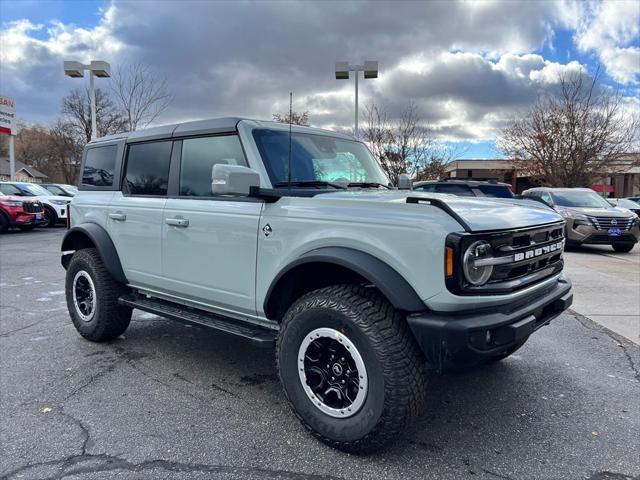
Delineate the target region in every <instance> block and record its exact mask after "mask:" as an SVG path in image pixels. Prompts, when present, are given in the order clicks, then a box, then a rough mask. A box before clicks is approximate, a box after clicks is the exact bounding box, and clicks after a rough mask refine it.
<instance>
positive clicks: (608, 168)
mask: <svg viewBox="0 0 640 480" xmlns="http://www.w3.org/2000/svg"><path fill="white" fill-rule="evenodd" d="M598 79H599V72H596V75H595V76H594V77H592V78H589V77H587V76H585V75H582V74H573V75H569V76H564V75H562V76H560V78H559V80H560V82H559V88H558V90H557V91H556V92H554V93H547V94H544V95H541V96H540V97H539V98H538V100H537V101H536V103H535V104H534V105H533V106H532V107H531V108H530V109H529V111H527V112H526V113H525V114H524V115H523V116H522V117H520V118H518V119H515V120H513V121H512V122H511V124H510V125H508V126H507V127H506V128H505V129H504V130H503V131H502V133H501V135H500V138H499V139H498V148H500V149H501V150H502V152H504V153H505V155H507V156H509V157H510V158H513V159H514V161H515V163H514V166H516V168H517V169H518V170H519V171H520V172H521V173H524V174H525V175H528V176H530V177H532V178H533V179H534V180H535V181H538V182H541V183H543V184H546V185H549V186H556V187H584V186H588V185H591V184H592V183H593V182H594V181H596V180H598V179H600V178H603V177H606V176H609V175H611V174H612V173H616V172H618V171H620V170H621V169H623V168H628V167H629V165H625V164H624V163H623V162H621V160H622V159H623V157H624V156H625V154H626V153H628V152H629V151H631V150H632V149H633V148H634V147H635V146H636V145H637V143H638V125H639V123H638V119H637V118H632V117H631V116H629V115H626V114H625V113H624V112H623V104H622V96H621V95H620V94H619V93H617V92H612V91H611V90H610V89H608V88H606V87H604V86H601V85H600V84H599V82H598Z"/></svg>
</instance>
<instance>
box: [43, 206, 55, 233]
mask: <svg viewBox="0 0 640 480" xmlns="http://www.w3.org/2000/svg"><path fill="white" fill-rule="evenodd" d="M42 213H43V216H44V226H45V227H47V228H52V227H55V226H56V223H58V214H57V213H56V211H55V210H54V209H53V208H51V207H44V210H43V212H42Z"/></svg>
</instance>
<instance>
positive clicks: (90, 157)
mask: <svg viewBox="0 0 640 480" xmlns="http://www.w3.org/2000/svg"><path fill="white" fill-rule="evenodd" d="M117 152H118V146H117V145H107V146H104V147H94V148H90V149H88V150H87V155H86V157H85V160H84V169H83V170H82V184H83V185H93V186H94V187H111V186H113V176H114V173H115V168H116V154H117Z"/></svg>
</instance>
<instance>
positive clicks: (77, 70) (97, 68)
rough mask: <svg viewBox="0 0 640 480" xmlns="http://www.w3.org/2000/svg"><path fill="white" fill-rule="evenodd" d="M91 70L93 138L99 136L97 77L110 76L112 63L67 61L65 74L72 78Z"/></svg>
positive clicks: (90, 91)
mask: <svg viewBox="0 0 640 480" xmlns="http://www.w3.org/2000/svg"><path fill="white" fill-rule="evenodd" d="M85 70H88V71H89V100H90V102H91V140H95V139H96V138H98V127H97V123H96V88H95V77H100V78H109V77H110V76H111V65H109V63H107V62H104V61H102V60H92V61H91V63H89V64H88V65H85V64H83V63H80V62H74V61H65V62H64V74H65V75H66V76H68V77H71V78H82V77H84V71H85Z"/></svg>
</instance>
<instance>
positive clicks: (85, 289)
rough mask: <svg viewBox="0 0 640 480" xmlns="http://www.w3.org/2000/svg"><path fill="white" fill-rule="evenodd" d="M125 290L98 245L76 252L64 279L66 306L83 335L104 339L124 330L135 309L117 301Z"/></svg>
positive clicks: (94, 339)
mask: <svg viewBox="0 0 640 480" xmlns="http://www.w3.org/2000/svg"><path fill="white" fill-rule="evenodd" d="M126 291H127V288H126V287H125V286H124V285H122V284H121V283H118V282H116V281H115V280H114V279H113V277H111V275H110V274H109V272H108V271H107V269H106V268H105V266H104V264H103V263H102V259H101V258H100V255H99V254H98V251H97V250H96V249H95V248H87V249H84V250H78V251H77V252H76V253H74V254H73V257H72V258H71V261H70V262H69V267H68V269H67V276H66V281H65V293H66V297H67V309H68V310H69V315H70V316H71V320H72V322H73V325H74V326H75V327H76V330H78V332H79V333H80V335H82V336H83V337H84V338H86V339H87V340H91V341H93V342H105V341H107V340H113V339H114V338H117V337H118V336H120V335H121V334H123V333H124V331H125V330H126V329H127V327H128V326H129V322H130V321H131V312H132V309H131V308H129V307H124V306H122V305H120V304H118V298H119V297H120V296H121V295H122V294H124V293H126Z"/></svg>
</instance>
